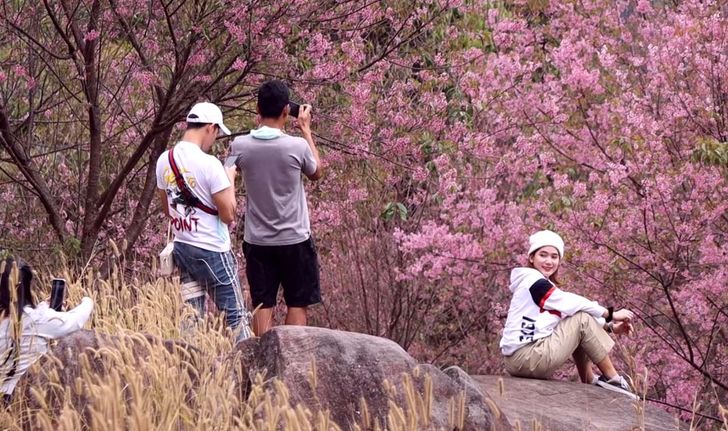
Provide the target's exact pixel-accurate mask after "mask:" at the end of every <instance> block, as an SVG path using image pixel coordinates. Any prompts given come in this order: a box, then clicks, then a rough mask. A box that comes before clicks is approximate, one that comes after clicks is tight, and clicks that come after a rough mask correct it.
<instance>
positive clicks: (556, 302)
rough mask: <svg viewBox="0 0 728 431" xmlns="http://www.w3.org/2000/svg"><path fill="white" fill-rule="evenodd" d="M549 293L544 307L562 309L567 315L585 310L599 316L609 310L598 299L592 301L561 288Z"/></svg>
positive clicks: (596, 316)
mask: <svg viewBox="0 0 728 431" xmlns="http://www.w3.org/2000/svg"><path fill="white" fill-rule="evenodd" d="M547 295H548V296H547V297H546V301H545V302H544V305H543V308H544V309H546V310H556V311H560V312H562V313H564V314H566V315H567V316H573V315H574V314H576V313H578V312H580V311H585V312H587V313H589V314H591V315H592V316H594V317H595V318H599V317H602V315H603V314H604V312H605V311H607V309H606V308H604V307H602V306H601V305H599V303H598V302H596V301H590V300H588V299H586V298H584V297H583V296H581V295H577V294H575V293H570V292H564V291H563V290H561V289H559V288H554V289H552V291H551V292H550V294H547Z"/></svg>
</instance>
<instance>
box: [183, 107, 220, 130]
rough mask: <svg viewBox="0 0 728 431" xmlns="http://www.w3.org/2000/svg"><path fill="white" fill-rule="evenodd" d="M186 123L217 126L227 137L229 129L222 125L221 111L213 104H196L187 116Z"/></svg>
mask: <svg viewBox="0 0 728 431" xmlns="http://www.w3.org/2000/svg"><path fill="white" fill-rule="evenodd" d="M187 122H188V123H205V124H217V125H218V126H220V130H221V131H222V133H223V134H225V135H229V134H230V129H228V128H227V127H225V125H224V124H223V123H222V111H221V110H220V108H218V107H217V105H215V104H214V103H210V102H202V103H197V104H195V106H193V107H192V109H190V113H189V114H187Z"/></svg>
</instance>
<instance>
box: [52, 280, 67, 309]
mask: <svg viewBox="0 0 728 431" xmlns="http://www.w3.org/2000/svg"><path fill="white" fill-rule="evenodd" d="M65 299H66V280H64V279H62V278H54V279H53V281H51V303H50V307H51V308H52V309H54V310H56V311H61V310H62V309H63V301H64V300H65Z"/></svg>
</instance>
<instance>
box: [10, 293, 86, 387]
mask: <svg viewBox="0 0 728 431" xmlns="http://www.w3.org/2000/svg"><path fill="white" fill-rule="evenodd" d="M93 309H94V302H93V300H92V299H91V298H88V297H87V298H83V299H82V300H81V304H80V305H79V306H77V307H76V308H74V309H72V310H69V311H66V312H62V311H56V310H54V309H52V308H49V307H48V303H47V302H41V303H40V304H38V305H37V306H36V307H35V308H32V307H25V310H24V311H23V318H22V319H21V322H22V326H23V328H22V332H21V335H20V343H19V344H20V347H19V348H17V349H16V343H15V342H14V341H13V335H12V334H11V331H10V319H9V318H7V317H6V318H4V319H2V321H0V393H3V394H8V395H10V394H12V393H13V391H14V390H15V386H16V385H17V384H18V380H20V378H21V377H22V376H23V374H25V372H26V371H27V370H28V368H30V366H31V365H33V363H34V362H35V361H37V360H38V359H39V358H40V357H41V356H43V355H44V354H45V353H46V352H47V351H48V340H52V339H54V338H60V337H64V336H66V335H69V334H71V333H73V332H76V331H78V330H79V329H81V328H83V325H84V324H85V323H86V321H87V320H88V319H89V317H90V316H91V311H93Z"/></svg>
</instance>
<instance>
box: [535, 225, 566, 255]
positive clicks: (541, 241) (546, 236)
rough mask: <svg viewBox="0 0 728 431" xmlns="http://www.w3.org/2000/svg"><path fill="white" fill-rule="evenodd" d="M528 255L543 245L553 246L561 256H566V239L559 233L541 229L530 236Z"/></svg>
mask: <svg viewBox="0 0 728 431" xmlns="http://www.w3.org/2000/svg"><path fill="white" fill-rule="evenodd" d="M528 244H529V248H528V255H529V256H530V255H531V253H533V252H534V251H536V250H538V249H539V248H541V247H546V246H551V247H554V248H555V249H556V250H558V252H559V257H561V258H563V257H564V240H563V239H561V237H560V236H559V234H557V233H556V232H552V231H550V230H540V231H538V232H536V233H534V234H533V235H531V236H530V237H528Z"/></svg>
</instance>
